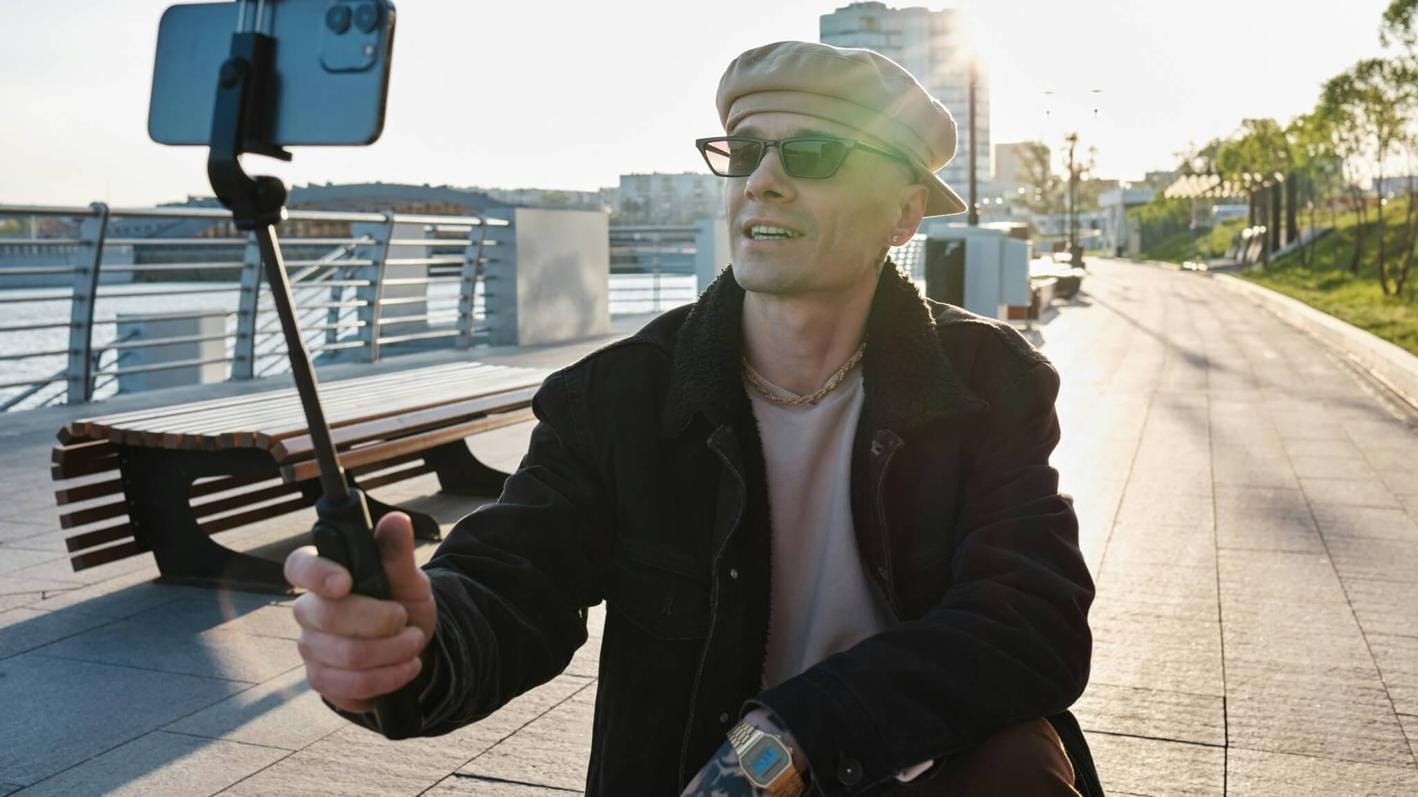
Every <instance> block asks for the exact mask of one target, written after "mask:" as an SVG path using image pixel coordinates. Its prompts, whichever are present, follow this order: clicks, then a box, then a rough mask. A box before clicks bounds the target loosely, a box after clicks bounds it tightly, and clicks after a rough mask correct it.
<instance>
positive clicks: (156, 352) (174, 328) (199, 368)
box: [118, 311, 227, 393]
mask: <svg viewBox="0 0 1418 797" xmlns="http://www.w3.org/2000/svg"><path fill="white" fill-rule="evenodd" d="M226 317H227V313H226V311H216V312H213V313H209V314H207V315H204V316H201V317H198V318H161V317H158V318H150V317H149V314H147V313H119V314H118V339H119V340H123V341H133V342H137V341H141V340H163V339H167V338H179V337H181V338H186V337H199V336H200V337H213V338H214V339H213V340H201V341H191V342H185V343H173V344H168V345H164V346H154V347H152V348H147V347H137V348H132V349H123V350H122V351H121V352H120V353H119V355H118V369H119V375H118V392H119V393H137V392H139V391H142V390H154V389H156V388H162V387H177V386H178V385H196V384H207V383H211V382H221V381H223V380H225V379H226V376H227V363H225V362H212V363H205V364H202V365H187V366H182V367H180V368H165V369H163V370H160V371H140V372H138V373H128V374H125V373H123V371H124V370H125V369H129V368H138V367H140V366H149V365H160V364H162V363H171V362H181V361H186V360H209V359H214V358H219V357H221V356H222V355H223V354H224V353H225V352H226V341H225V339H224V338H222V337H215V336H221V335H223V333H224V332H225V331H226Z"/></svg>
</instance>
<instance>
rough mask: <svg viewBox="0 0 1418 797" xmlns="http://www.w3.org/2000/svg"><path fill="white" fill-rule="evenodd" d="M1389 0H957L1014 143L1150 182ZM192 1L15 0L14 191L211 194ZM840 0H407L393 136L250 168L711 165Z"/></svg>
mask: <svg viewBox="0 0 1418 797" xmlns="http://www.w3.org/2000/svg"><path fill="white" fill-rule="evenodd" d="M1387 2H1388V0H1350V1H1349V2H1347V3H1345V4H1343V8H1342V9H1341V7H1340V6H1336V5H1333V4H1330V5H1328V6H1323V5H1322V6H1316V5H1314V4H1312V3H1306V2H1296V0H1243V1H1240V2H1238V0H1189V1H1188V2H1185V3H1178V2H1160V0H1074V2H1059V1H1058V0H960V2H958V3H955V4H954V5H956V6H957V7H961V8H963V9H965V10H966V11H967V13H969V14H970V18H971V20H972V26H973V28H974V33H975V40H976V41H977V42H978V46H979V48H980V50H981V52H982V55H983V57H984V58H985V59H986V60H987V61H988V63H989V71H990V76H991V81H992V84H991V92H992V104H993V108H992V114H993V118H992V124H993V131H992V139H993V141H994V142H1003V141H1017V140H1024V139H1041V140H1044V141H1045V142H1046V143H1048V144H1050V146H1052V147H1053V148H1054V149H1055V151H1058V150H1059V149H1061V144H1060V140H1061V139H1062V136H1063V135H1064V133H1065V132H1066V131H1067V130H1068V129H1070V128H1077V129H1078V130H1079V132H1080V139H1081V146H1087V145H1093V146H1096V147H1097V149H1098V158H1097V165H1098V169H1097V172H1096V173H1097V174H1098V175H1099V176H1103V177H1116V178H1120V179H1135V178H1140V177H1141V176H1142V173H1143V172H1144V171H1146V170H1149V169H1167V168H1171V167H1172V166H1174V165H1175V162H1176V157H1175V156H1176V153H1178V152H1181V151H1183V150H1184V149H1186V148H1188V145H1189V143H1192V142H1195V143H1196V144H1200V143H1203V142H1205V141H1206V140H1207V139H1209V138H1211V137H1213V136H1216V135H1222V134H1226V133H1228V132H1230V131H1231V130H1233V129H1234V128H1235V127H1236V125H1237V124H1238V123H1239V121H1240V120H1241V119H1242V118H1244V117H1250V116H1274V117H1277V118H1279V119H1280V120H1281V121H1284V120H1286V119H1288V118H1289V117H1291V116H1293V115H1294V114H1296V113H1300V112H1303V111H1306V110H1308V109H1309V108H1311V107H1312V106H1313V104H1314V102H1315V99H1316V97H1317V95H1318V92H1319V87H1320V84H1321V83H1322V82H1323V81H1324V80H1325V79H1326V78H1328V77H1330V76H1331V75H1334V74H1336V73H1338V72H1340V71H1341V70H1343V69H1344V68H1346V67H1347V66H1349V65H1350V64H1351V63H1353V62H1354V61H1356V60H1358V59H1359V58H1361V57H1367V56H1370V55H1375V54H1378V53H1379V52H1380V48H1379V44H1378V36H1377V29H1378V22H1379V17H1380V14H1381V12H1382V10H1383V8H1384V7H1385V6H1386V5H1387ZM170 4H171V0H4V3H3V6H4V9H5V12H6V13H5V28H6V34H7V35H6V36H5V46H4V47H0V202H3V203H25V204H36V203H46V204H55V203H62V204H87V203H89V202H91V201H95V200H106V201H108V202H110V203H112V204H115V205H139V204H151V203H156V202H160V201H165V200H174V199H181V198H182V197H183V196H185V195H186V194H188V193H196V194H210V193H211V191H210V188H209V187H208V185H207V181H206V175H205V168H204V162H205V150H204V149H202V148H197V147H164V146H160V145H157V144H154V143H152V142H151V141H149V140H148V138H147V132H146V130H147V128H146V118H147V109H148V93H149V90H150V82H151V71H152V63H153V48H154V42H155V40H156V36H157V24H158V19H159V17H160V15H161V13H162V10H163V9H164V8H165V7H166V6H168V5H170ZM840 5H845V2H834V1H833V0H717V2H712V3H704V2H693V3H690V2H683V1H682V0H597V2H579V1H578V2H556V3H546V2H531V1H530V0H502V1H501V2H498V1H497V0H478V2H469V0H400V2H399V20H398V29H397V32H396V35H395V48H394V66H393V76H392V80H391V87H390V99H389V111H388V120H387V123H386V126H385V129H384V135H383V137H382V138H381V139H380V140H379V142H378V143H376V144H375V145H373V146H371V147H368V148H365V149H346V148H334V149H324V150H322V149H315V148H306V149H297V150H295V161H294V162H293V163H291V164H278V163H275V162H271V161H265V160H260V161H257V162H256V163H249V164H248V170H251V171H253V172H256V173H268V174H278V175H280V176H282V177H284V178H285V179H286V180H287V181H289V182H292V183H304V182H324V181H327V180H328V181H333V182H349V181H362V180H376V179H379V180H384V181H387V182H412V183H425V182H427V183H431V184H434V185H439V184H445V183H446V184H450V185H460V186H468V185H483V186H498V187H504V188H516V187H541V188H566V189H594V188H597V187H600V186H611V185H615V184H616V182H617V176H618V175H619V174H622V173H628V172H646V171H671V172H678V171H701V170H703V164H702V162H701V161H700V160H699V157H698V154H697V153H696V152H695V151H694V148H693V144H692V141H693V139H694V138H696V137H699V136H703V135H711V134H713V133H715V132H717V131H718V129H719V128H718V120H717V117H716V115H715V113H714V107H713V97H714V89H715V87H716V86H717V84H718V79H719V75H720V74H721V73H722V71H723V69H724V67H725V66H726V65H727V64H728V62H729V61H730V60H732V59H733V57H734V56H735V55H737V54H738V53H739V52H741V51H743V50H745V49H748V48H750V47H753V46H756V45H759V44H764V43H767V42H771V41H777V40H780V39H805V40H812V41H815V40H816V39H817V34H818V16H819V15H820V14H823V13H827V12H830V11H832V10H833V9H834V8H836V7H838V6H840ZM888 5H898V4H895V3H888ZM899 5H903V6H904V5H907V3H900V4H899ZM931 7H933V8H938V7H942V6H941V5H939V4H932V5H931ZM1092 89H1101V90H1102V93H1101V94H1099V95H1091V94H1089V91H1090V90H1092ZM1046 91H1053V92H1055V93H1054V94H1052V95H1047V94H1045V92H1046ZM1095 97H1096V99H1095ZM1095 107H1096V108H1097V109H1098V112H1097V114H1096V115H1095V114H1094V113H1093V112H1092V111H1093V108H1095ZM1046 111H1050V113H1048V114H1046ZM959 121H960V123H961V124H962V125H963V124H964V120H959ZM257 164H259V168H258V165H257Z"/></svg>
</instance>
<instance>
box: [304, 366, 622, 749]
mask: <svg viewBox="0 0 1418 797" xmlns="http://www.w3.org/2000/svg"><path fill="white" fill-rule="evenodd" d="M576 378H577V376H576V375H575V374H573V373H569V372H565V371H563V372H558V373H556V374H553V375H552V376H551V377H549V378H548V379H547V381H546V382H545V383H544V384H543V385H542V387H541V389H540V390H538V391H537V394H536V397H535V398H534V399H533V401H532V409H533V411H534V412H535V413H536V416H537V418H538V421H539V422H538V424H537V426H536V427H535V428H534V429H533V431H532V437H531V443H530V445H529V448H528V451H527V455H526V456H525V457H524V458H523V460H522V463H521V465H520V466H519V468H518V469H517V471H516V472H515V473H514V474H512V476H511V477H509V478H508V480H507V482H506V484H505V485H504V487H503V492H502V495H501V497H500V498H499V499H498V500H497V502H496V503H491V504H487V505H484V506H482V507H480V508H479V509H478V510H477V511H475V512H473V513H472V514H470V515H468V516H467V517H465V518H463V519H462V520H461V521H459V522H458V523H457V524H456V525H455V526H454V528H453V530H452V531H451V532H450V533H449V535H448V537H447V539H446V540H444V542H443V543H442V545H440V546H439V548H438V550H437V551H436V552H435V554H434V556H433V558H432V560H431V561H430V562H429V563H428V564H427V565H425V566H424V567H423V568H422V569H421V570H420V571H418V572H419V576H420V578H421V579H422V580H423V581H424V582H426V587H425V589H426V590H427V591H428V592H429V593H430V595H431V604H432V605H433V606H436V612H434V613H433V614H432V616H431V617H430V621H431V627H430V628H428V629H422V631H423V638H424V639H425V640H427V646H426V647H424V648H423V649H422V654H421V655H420V656H419V660H420V662H421V664H420V665H416V666H411V667H410V671H412V672H415V673H417V675H416V678H417V680H416V684H417V687H418V689H417V691H418V693H419V694H420V695H421V697H420V704H421V708H422V713H423V729H422V733H421V735H424V736H434V735H439V734H443V733H448V732H449V731H452V730H455V729H457V728H459V727H462V726H464V725H467V724H468V723H470V722H474V721H476V720H479V719H482V718H483V717H486V716H487V715H489V714H491V713H492V712H494V711H496V710H497V709H498V708H501V707H502V706H503V705H505V704H506V703H507V702H508V701H510V700H511V699H513V698H514V697H516V696H518V695H520V694H522V693H523V692H526V691H527V690H529V689H532V688H533V687H536V686H538V685H540V684H542V683H545V682H546V681H548V680H550V679H551V678H553V677H555V676H556V675H557V674H558V673H560V672H561V671H562V670H564V669H565V668H566V665H567V663H569V662H570V660H571V657H572V655H573V654H574V653H575V651H576V649H577V648H579V647H580V646H581V645H582V644H584V643H585V641H586V639H587V634H586V625H585V614H584V611H583V610H584V608H585V607H589V606H594V605H596V604H597V603H599V602H600V601H601V600H602V597H603V595H602V593H603V577H604V572H605V563H606V561H607V558H608V555H609V551H610V548H611V544H612V541H611V536H610V532H609V531H608V530H609V529H611V528H613V524H612V522H611V520H610V517H609V512H608V510H607V509H606V508H605V507H606V499H605V492H604V490H603V488H602V486H601V485H600V482H599V478H598V476H597V475H596V469H595V467H594V465H593V464H592V463H591V461H590V458H589V457H590V455H589V453H588V451H589V445H588V444H587V441H586V440H585V437H584V435H585V434H586V432H585V430H586V428H587V426H586V419H585V418H582V417H578V414H579V413H581V412H582V408H579V407H577V406H575V405H574V404H573V402H572V401H571V400H570V398H569V396H570V395H571V394H572V393H573V392H574V385H568V382H570V381H573V380H575V379H576ZM386 569H387V567H386ZM356 597H357V596H356ZM390 622H392V620H391V621H390ZM429 631H431V639H430V638H429V636H430V634H429V633H428V632H429ZM409 634H410V636H413V632H409ZM401 651H402V649H401ZM307 660H308V659H307ZM408 680H409V678H408V677H405V678H403V680H401V681H399V685H402V684H403V683H404V682H407V681H408ZM366 691H367V690H366ZM362 694H363V693H362ZM327 703H330V704H331V706H332V707H333V708H336V709H337V710H340V713H341V714H343V715H344V716H346V717H347V718H349V719H351V720H352V721H355V722H357V723H359V724H362V725H365V726H366V727H370V728H371V729H375V728H374V725H373V722H372V716H371V715H368V714H362V713H358V710H359V709H361V708H364V707H365V706H367V705H369V704H368V703H367V702H366V701H353V702H351V701H348V700H340V701H339V702H331V701H329V700H327Z"/></svg>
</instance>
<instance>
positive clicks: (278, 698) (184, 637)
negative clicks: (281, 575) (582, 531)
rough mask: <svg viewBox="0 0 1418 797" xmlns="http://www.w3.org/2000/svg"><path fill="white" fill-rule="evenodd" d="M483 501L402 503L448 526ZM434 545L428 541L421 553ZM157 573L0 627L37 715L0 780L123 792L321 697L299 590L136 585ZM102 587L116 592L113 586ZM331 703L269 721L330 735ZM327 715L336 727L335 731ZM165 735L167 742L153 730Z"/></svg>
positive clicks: (298, 536)
mask: <svg viewBox="0 0 1418 797" xmlns="http://www.w3.org/2000/svg"><path fill="white" fill-rule="evenodd" d="M484 500H485V499H470V498H463V497H449V496H442V495H435V496H429V497H424V498H412V499H407V500H404V501H402V502H401V503H402V504H404V505H407V506H408V507H409V508H412V509H418V510H419V511H423V512H427V513H430V514H432V515H433V516H434V517H435V518H437V520H438V521H439V523H440V525H441V526H442V527H443V529H444V532H445V534H446V533H447V530H448V528H449V527H450V526H451V524H452V523H453V522H455V521H456V520H458V519H459V518H461V517H462V516H463V515H465V514H467V513H468V512H470V511H472V509H473V508H475V507H476V506H478V505H480V504H481V503H483V502H484ZM273 533H277V534H279V533H280V532H279V530H278V529H277V530H274V532H273ZM309 543H310V539H309V535H308V534H307V533H306V532H305V531H304V530H300V531H296V532H295V533H293V534H289V535H286V536H284V537H281V538H280V539H276V540H273V541H269V542H265V543H263V544H260V545H254V546H247V547H246V549H245V552H246V553H250V554H253V555H258V556H263V557H266V558H270V559H273V560H277V561H279V560H281V559H283V558H284V556H285V555H286V554H288V553H289V552H290V551H292V550H294V549H295V548H297V547H300V546H302V545H307V544H309ZM435 546H436V543H431V542H423V543H421V545H420V547H419V549H418V550H419V554H420V556H419V559H420V561H427V559H428V558H429V556H430V555H431V553H432V551H433V549H434V547H435ZM151 572H152V570H151V568H146V567H145V568H142V569H140V570H138V571H133V570H129V571H127V572H126V573H123V574H118V575H115V576H113V577H111V578H110V579H108V581H107V582H98V583H96V584H92V585H87V586H82V587H75V588H74V589H72V590H63V591H59V592H53V593H43V594H42V595H47V597H42V598H41V599H40V600H38V601H34V602H30V603H27V604H23V605H20V606H18V607H16V609H15V610H12V611H16V610H27V611H26V613H33V616H30V617H28V618H27V619H23V620H21V621H19V622H15V623H12V624H11V625H9V626H5V627H4V628H0V704H3V705H4V706H5V709H6V712H7V715H8V716H11V717H30V718H31V720H29V721H27V722H26V723H25V728H26V730H25V731H24V732H23V733H19V732H13V733H11V732H7V733H5V734H4V737H5V739H6V744H5V745H3V746H0V784H13V785H15V786H20V787H26V791H25V793H26V794H28V793H30V791H29V788H30V787H35V788H34V791H35V792H38V793H50V792H52V793H56V794H66V793H74V791H75V790H76V789H77V790H79V791H84V790H89V789H93V788H95V787H98V788H101V789H102V790H103V791H105V792H107V791H112V790H117V789H120V788H121V787H123V786H124V785H127V784H131V783H133V782H135V781H139V780H146V779H148V778H149V777H150V776H151V775H153V773H156V772H159V771H161V770H163V769H165V768H167V767H169V766H172V765H175V764H178V763H179V762H181V761H182V760H183V759H184V758H187V757H189V756H192V755H193V754H194V753H197V752H200V751H201V750H202V749H204V748H208V747H210V746H212V745H213V744H214V743H219V742H225V741H228V739H229V737H230V735H231V734H232V733H233V732H234V731H238V730H239V729H242V728H247V729H248V733H252V732H253V731H251V730H250V728H251V726H252V725H253V724H254V723H257V722H258V721H259V722H262V723H263V724H262V725H261V731H260V732H264V730H265V729H266V727H267V725H266V724H264V723H265V722H266V720H264V719H263V718H266V717H267V716H268V715H270V714H272V712H275V711H277V710H279V709H282V708H283V707H287V706H289V705H290V704H292V703H293V702H294V701H296V700H302V699H303V700H305V701H310V700H313V699H317V698H312V697H311V695H312V694H313V693H312V692H311V691H310V688H309V686H308V684H306V683H305V681H304V678H303V675H302V676H300V677H299V678H297V677H296V674H295V673H296V671H297V670H299V671H300V672H302V673H303V664H302V662H301V660H300V656H299V652H298V651H297V650H296V641H295V640H296V637H297V636H298V627H297V626H295V623H294V619H293V617H291V615H290V605H291V604H292V603H293V602H294V600H295V598H294V596H281V595H272V594H268V593H267V594H263V593H254V592H235V591H226V590H218V589H209V588H202V587H193V586H180V585H173V584H165V583H161V582H159V581H156V580H137V579H140V578H147V576H148V574H150V573H151ZM113 582H119V583H122V582H135V583H129V584H127V585H126V586H118V585H115V584H113ZM105 583H109V584H111V585H113V588H112V589H110V590H108V591H105V589H104V584H105ZM3 592H4V589H3V586H0V593H3ZM12 594H19V593H12ZM50 601H52V603H50ZM286 680H290V683H284V681H286ZM268 690H269V691H268ZM242 695H245V696H246V697H245V699H243V698H242V697H241V696H242ZM222 704H226V705H222ZM321 709H324V707H323V706H311V705H309V704H306V705H304V706H302V707H299V708H296V707H292V708H291V709H290V710H291V712H292V714H291V716H290V717H287V718H285V719H282V720H279V721H275V722H272V723H271V724H270V726H269V727H271V728H272V729H276V728H277V727H280V726H284V727H285V728H286V729H287V730H283V731H280V732H282V733H286V734H289V733H290V731H289V730H288V729H289V726H290V724H291V723H292V722H295V723H299V722H301V721H302V719H303V718H310V717H318V718H319V720H320V727H319V728H315V729H313V730H317V731H319V732H320V733H322V734H325V735H327V734H328V733H333V732H335V731H337V730H339V729H340V728H343V727H345V726H346V725H347V724H348V723H346V721H345V720H343V719H341V718H339V717H338V715H335V714H334V712H329V711H328V709H324V712H325V713H328V717H324V716H322V715H321V714H316V713H314V712H318V711H320V710H321ZM203 712H208V713H206V714H204V715H203V716H202V717H200V718H199V717H196V715H198V714H203ZM332 718H333V719H332ZM327 722H334V723H336V724H334V726H333V727H332V728H329V729H324V723H327ZM8 724H9V723H8V721H7V725H8ZM179 725H181V726H182V727H181V728H177V727H175V726H179ZM194 726H195V729H194ZM10 727H16V728H17V727H18V726H17V725H11V726H10ZM322 729H323V730H322ZM165 731H166V732H167V733H160V732H165ZM208 733H210V735H207V734H208ZM155 734H158V735H159V736H160V737H161V738H149V737H153V736H154V735H155ZM318 738H323V737H315V738H312V739H309V740H308V741H305V742H304V744H302V745H301V746H302V747H303V746H305V745H308V744H309V743H312V742H314V741H316V740H317V739H318ZM139 740H144V741H142V742H140V741H139ZM194 740H196V741H194ZM242 741H247V740H246V739H243V740H242ZM267 741H269V740H267ZM135 742H139V744H138V746H137V747H133V748H129V747H127V746H128V745H130V744H132V743H135ZM257 744H259V742H257ZM283 745H284V743H279V744H272V745H271V747H272V748H279V747H282V746H283ZM285 746H286V747H289V746H290V745H285ZM297 749H299V748H297ZM284 755H285V754H284V753H283V754H282V757H283V756H284ZM163 777H168V775H164V776H163ZM95 779H97V780H95Z"/></svg>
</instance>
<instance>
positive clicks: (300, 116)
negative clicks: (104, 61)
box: [148, 0, 394, 147]
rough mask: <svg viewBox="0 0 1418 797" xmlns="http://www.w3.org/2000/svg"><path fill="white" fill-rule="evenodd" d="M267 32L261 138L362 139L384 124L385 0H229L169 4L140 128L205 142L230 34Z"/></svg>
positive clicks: (389, 32)
mask: <svg viewBox="0 0 1418 797" xmlns="http://www.w3.org/2000/svg"><path fill="white" fill-rule="evenodd" d="M238 25H240V26H241V29H242V30H243V31H253V30H254V31H257V32H260V33H264V34H266V35H268V36H271V37H273V38H275V40H276V46H275V79H274V84H275V85H274V94H275V96H274V97H273V98H272V114H273V115H272V117H271V128H270V129H271V136H272V140H271V141H270V143H271V144H274V145H276V146H281V147H284V146H322V145H325V146H339V145H347V146H348V145H359V144H370V143H373V142H374V141H375V140H376V139H377V138H379V133H380V132H381V131H382V130H383V128H384V106H385V101H386V98H387V97H388V94H389V64H390V61H391V57H390V56H391V55H392V48H393V44H394V4H393V3H392V2H391V1H390V0H245V2H242V0H236V2H227V3H191V4H184V5H175V6H172V7H170V8H168V9H167V11H166V12H164V13H163V16H162V21H161V23H159V25H158V47H157V58H156V60H155V62H154V64H153V93H152V98H151V101H150V103H149V105H148V135H149V137H151V138H152V139H153V140H154V141H156V142H158V143H160V144H193V145H202V146H205V145H206V144H208V143H209V139H210V137H211V133H212V106H213V102H214V100H215V98H216V94H217V74H218V72H219V71H220V70H221V66H222V63H223V62H224V61H226V58H227V54H228V53H229V52H230V50H231V35H232V33H235V32H238Z"/></svg>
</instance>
